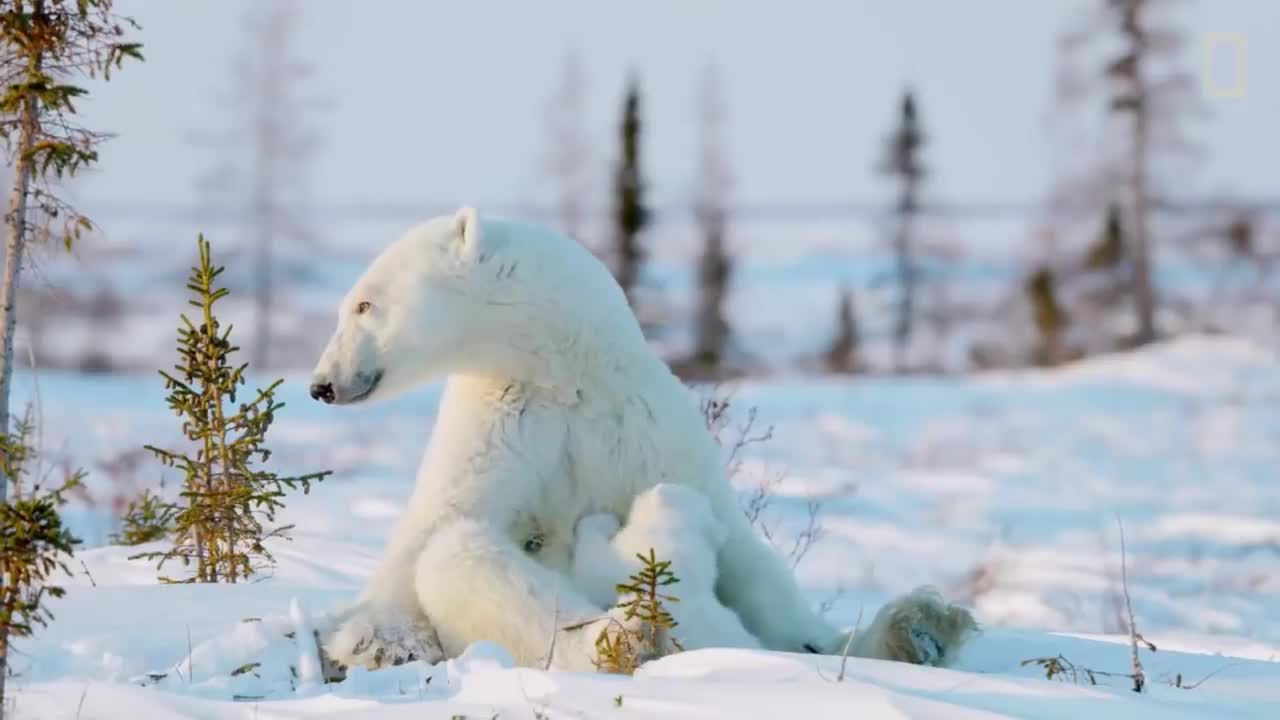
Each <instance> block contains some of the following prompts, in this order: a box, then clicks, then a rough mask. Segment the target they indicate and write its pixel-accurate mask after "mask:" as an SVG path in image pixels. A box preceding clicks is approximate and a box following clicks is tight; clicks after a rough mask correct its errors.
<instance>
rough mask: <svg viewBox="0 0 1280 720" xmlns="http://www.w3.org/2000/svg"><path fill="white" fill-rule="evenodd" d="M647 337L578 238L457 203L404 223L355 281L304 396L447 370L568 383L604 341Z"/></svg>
mask: <svg viewBox="0 0 1280 720" xmlns="http://www.w3.org/2000/svg"><path fill="white" fill-rule="evenodd" d="M643 343H644V338H643V335H642V334H641V333H640V330H639V325H638V324H637V323H636V321H635V318H634V316H633V315H632V314H631V312H630V310H629V308H628V306H627V303H626V298H625V296H623V294H622V291H621V290H620V289H619V288H618V286H617V283H616V282H614V281H613V278H612V276H611V275H610V274H609V272H608V270H607V269H605V268H604V266H603V265H602V264H601V263H600V262H599V261H598V260H596V259H595V257H593V256H592V255H591V253H589V252H587V251H586V249H585V248H583V247H582V246H581V245H579V244H578V243H577V242H574V241H573V240H570V239H569V238H566V237H564V236H562V235H560V234H558V233H555V232H553V231H551V230H549V229H547V228H544V227H541V226H538V225H534V224H529V223H519V222H514V221H507V220H501V219H496V218H488V217H486V218H483V219H482V218H481V217H480V216H478V214H477V213H476V211H475V210H473V209H471V208H462V209H461V210H459V211H458V212H457V213H456V214H454V215H453V216H443V217H437V218H434V219H432V220H428V221H427V222H425V223H422V224H420V225H418V226H416V227H414V228H412V229H410V230H409V231H408V232H406V233H405V234H404V235H402V236H401V237H400V239H399V240H397V241H396V242H394V243H393V244H392V245H391V246H390V247H388V248H387V249H386V250H384V251H383V252H382V253H381V254H380V255H379V256H378V257H377V258H376V259H375V260H374V261H373V263H372V264H371V265H370V266H369V268H368V269H367V270H366V271H365V273H364V274H363V275H362V276H361V277H360V279H359V280H357V281H356V283H355V285H354V286H353V287H352V288H351V290H350V291H349V292H348V293H347V295H346V297H345V298H343V300H342V303H341V305H339V307H338V323H337V329H336V330H335V331H334V333H333V337H332V338H331V339H330V340H329V344H328V347H326V348H325V351H324V354H323V355H322V356H321V358H320V361H319V362H318V363H317V364H316V368H315V371H314V373H313V375H312V381H311V396H312V397H314V398H316V399H317V400H322V401H324V402H326V403H337V404H348V403H355V402H360V401H363V400H366V399H382V398H389V397H392V396H394V395H396V394H398V393H400V392H403V391H405V390H408V389H411V388H413V387H416V386H418V385H421V384H423V383H425V382H428V381H431V380H434V379H437V378H440V377H442V376H446V375H451V374H466V375H477V376H493V377H499V378H502V379H512V380H518V381H522V382H532V383H538V384H544V385H548V386H553V387H559V386H560V385H572V384H573V383H575V382H579V381H580V380H578V379H577V378H579V377H580V376H581V374H582V371H583V369H582V368H581V367H580V366H579V365H580V364H581V362H582V361H583V358H585V357H589V356H599V354H600V353H599V352H598V349H599V348H601V347H616V346H621V347H623V348H628V347H640V348H643ZM625 351H626V350H625V349H624V352H625ZM593 353H594V355H593ZM565 389H567V390H569V391H571V392H572V391H573V390H574V388H565Z"/></svg>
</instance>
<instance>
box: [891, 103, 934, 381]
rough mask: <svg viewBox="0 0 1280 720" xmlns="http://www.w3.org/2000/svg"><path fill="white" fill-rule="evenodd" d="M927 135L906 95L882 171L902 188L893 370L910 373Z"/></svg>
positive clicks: (897, 209)
mask: <svg viewBox="0 0 1280 720" xmlns="http://www.w3.org/2000/svg"><path fill="white" fill-rule="evenodd" d="M924 143H925V136H924V131H923V129H922V128H921V127H920V117H919V113H918V110H917V108H916V99H915V95H914V94H913V93H912V92H911V91H910V90H908V91H906V92H905V93H903V96H902V101H901V104H900V105H899V111H898V126H897V127H896V128H895V129H894V131H893V133H891V134H890V135H889V139H888V142H887V143H886V152H885V157H884V162H883V164H882V165H881V171H882V172H884V173H885V174H886V175H889V176H891V177H893V178H894V179H895V180H896V182H897V185H898V188H897V194H898V197H897V199H896V201H895V202H894V208H893V213H894V224H895V227H894V231H893V236H892V240H891V244H892V249H893V268H894V269H893V274H894V281H895V283H896V284H897V286H898V299H897V303H896V308H895V310H894V322H893V369H894V371H895V372H905V371H906V370H907V364H908V359H907V350H908V347H909V345H910V343H911V335H912V331H913V328H914V322H915V316H916V293H917V289H918V288H917V285H918V280H919V277H918V274H919V260H918V258H917V257H916V256H917V253H918V250H919V249H918V248H917V247H916V245H917V241H916V237H915V233H916V228H915V225H916V218H917V216H918V215H919V213H920V190H921V185H922V184H923V183H924V178H925V168H924V165H923V163H922V162H921V160H920V152H921V150H922V149H923V148H924Z"/></svg>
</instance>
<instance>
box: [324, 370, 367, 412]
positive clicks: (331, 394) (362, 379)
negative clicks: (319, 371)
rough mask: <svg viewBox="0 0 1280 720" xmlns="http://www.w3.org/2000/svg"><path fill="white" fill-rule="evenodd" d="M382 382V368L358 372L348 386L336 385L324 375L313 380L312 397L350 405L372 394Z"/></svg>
mask: <svg viewBox="0 0 1280 720" xmlns="http://www.w3.org/2000/svg"><path fill="white" fill-rule="evenodd" d="M380 382H382V371H381V370H374V371H373V372H359V373H356V374H355V375H354V376H353V377H352V382H351V384H350V385H348V386H346V387H342V386H339V387H334V384H333V382H332V381H331V380H329V379H327V378H324V377H316V378H313V379H312V381H311V399H313V400H319V401H320V402H323V403H324V404H326V405H332V404H334V403H337V404H338V405H350V404H351V403H357V402H360V401H361V400H364V399H365V398H367V397H369V396H370V395H372V394H373V391H374V390H377V389H378V383H380Z"/></svg>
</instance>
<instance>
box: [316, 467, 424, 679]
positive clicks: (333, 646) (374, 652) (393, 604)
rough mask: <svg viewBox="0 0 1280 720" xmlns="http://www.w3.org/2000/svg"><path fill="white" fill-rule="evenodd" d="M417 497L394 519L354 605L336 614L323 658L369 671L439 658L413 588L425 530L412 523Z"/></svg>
mask: <svg viewBox="0 0 1280 720" xmlns="http://www.w3.org/2000/svg"><path fill="white" fill-rule="evenodd" d="M419 496H420V493H417V492H415V494H414V497H413V499H412V500H411V501H410V509H409V511H408V512H406V513H405V515H404V516H403V517H402V518H401V519H400V522H399V524H398V526H397V527H396V529H395V532H394V533H393V534H392V536H391V540H390V542H389V544H388V546H387V552H386V555H385V556H384V557H383V558H382V561H381V562H380V563H379V564H378V567H377V569H375V570H374V573H373V576H372V577H370V578H369V580H368V582H367V583H366V585H365V587H364V589H363V590H362V591H361V592H360V596H359V597H358V598H357V599H356V601H355V602H354V603H353V604H351V605H349V606H348V607H346V608H344V609H343V610H342V611H340V612H339V613H338V614H337V615H336V618H335V621H336V623H335V629H334V630H333V632H332V633H331V634H330V635H329V636H328V637H327V638H326V639H325V641H324V650H325V653H326V654H327V655H328V656H329V657H330V658H332V659H333V660H334V661H335V662H337V663H339V664H341V665H344V666H346V667H356V666H360V667H365V668H368V669H370V670H377V669H378V668H382V667H387V666H390V665H399V664H401V663H404V662H408V661H410V660H422V661H424V662H428V663H434V662H438V661H439V660H441V659H443V658H444V652H443V651H442V650H441V649H440V641H439V639H438V638H437V637H436V633H435V630H434V628H433V627H432V625H431V621H430V620H429V619H428V618H427V616H426V614H425V613H424V612H423V610H422V605H421V604H419V602H418V597H417V594H416V593H415V592H414V589H413V582H412V578H413V574H414V572H415V568H416V566H417V561H418V556H419V555H421V554H422V548H423V546H424V545H425V544H426V540H425V538H426V537H427V535H428V534H429V533H430V525H427V526H421V525H420V524H419V521H418V517H420V516H421V515H422V514H423V513H422V512H421V511H420V509H419V507H420V505H421V503H422V501H421V500H420V497H419Z"/></svg>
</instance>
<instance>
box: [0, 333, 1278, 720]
mask: <svg viewBox="0 0 1280 720" xmlns="http://www.w3.org/2000/svg"><path fill="white" fill-rule="evenodd" d="M303 380H304V378H303V377H302V376H297V377H291V378H289V382H287V383H286V384H285V386H284V397H283V399H284V400H285V401H286V402H287V403H288V406H287V407H286V408H285V409H284V410H282V411H281V413H280V414H279V416H278V418H277V423H276V426H275V427H274V428H273V431H272V436H271V439H272V445H273V447H275V448H276V449H277V453H278V454H277V456H276V459H277V460H278V462H279V463H280V465H279V468H280V469H281V470H290V469H299V470H301V469H320V468H331V469H333V470H335V477H334V478H333V479H331V480H329V481H326V482H325V483H323V484H321V485H320V486H318V487H316V488H315V489H313V491H312V492H311V494H310V495H306V496H301V495H299V496H297V497H293V498H291V499H290V504H289V507H288V509H287V511H286V512H285V513H284V515H283V517H282V518H281V519H282V520H283V521H284V522H291V523H296V525H297V530H296V531H295V532H294V534H293V539H292V540H291V541H287V542H286V541H280V542H275V543H274V544H273V546H272V550H273V552H274V553H275V555H276V557H277V559H278V560H279V565H278V567H277V568H276V569H275V571H274V572H273V573H271V575H270V577H265V578H262V579H260V580H259V581H258V582H255V583H251V584H248V585H238V586H192V585H160V584H158V583H157V582H156V580H155V572H154V570H153V569H152V568H150V567H149V566H148V565H146V564H145V563H143V562H141V561H130V560H128V559H127V556H128V555H129V554H130V553H131V552H133V551H136V549H125V548H120V547H112V546H109V545H106V544H105V543H106V540H107V537H108V536H109V534H110V533H111V532H112V530H113V528H112V527H111V520H110V516H111V514H110V512H109V511H108V508H107V507H106V506H107V505H108V504H109V503H108V502H107V501H105V500H103V498H105V497H107V496H108V495H109V492H108V488H107V485H108V483H107V481H106V479H105V477H106V473H105V472H102V471H98V472H95V473H94V476H93V479H92V480H91V481H90V483H91V484H90V490H91V492H93V493H94V497H95V498H97V501H96V502H97V504H96V506H95V507H89V506H88V505H85V504H83V503H80V504H78V505H76V506H75V507H73V508H72V509H71V510H72V517H73V520H74V523H75V525H76V529H77V530H78V531H79V532H80V534H81V535H82V536H83V537H85V539H86V541H87V544H88V545H89V546H90V547H89V548H88V549H85V550H83V551H82V552H80V553H79V554H78V555H77V560H76V561H75V562H73V566H74V568H75V570H76V576H75V577H74V578H73V579H72V580H70V581H69V592H68V595H67V597H66V598H65V599H63V600H61V601H57V602H55V603H54V604H53V606H52V609H53V612H54V613H55V615H56V616H57V618H56V620H55V621H54V622H53V623H52V625H51V626H50V627H49V628H48V629H46V630H44V631H43V632H41V633H40V634H39V635H38V636H37V637H36V638H35V639H33V640H29V641H25V642H23V643H22V644H21V645H20V646H19V649H18V652H17V657H16V658H15V662H14V665H15V667H14V671H15V673H16V674H17V676H16V677H15V678H14V679H13V680H11V682H10V689H11V691H13V694H14V697H15V707H16V710H17V713H16V716H17V717H19V718H23V719H38V720H52V719H56V718H67V719H71V718H83V719H84V720H89V719H91V718H93V719H108V718H129V720H152V719H159V718H192V719H196V718H199V719H206V718H208V719H215V718H216V719H220V718H302V717H341V718H365V717H368V718H400V717H404V718H410V717H412V718H452V717H469V718H492V717H498V718H538V717H546V718H606V717H615V716H616V717H636V718H720V717H724V718H757V717H758V718H770V719H772V718H777V717H794V718H810V717H812V718H842V717H857V718H867V719H871V718H897V717H918V718H953V717H954V718H971V717H972V718H977V717H1061V718H1079V717H1090V718H1095V719H1096V720H1105V719H1106V718H1112V717H1115V718H1131V717H1175V718H1181V717H1203V718H1226V717H1258V718H1273V717H1277V716H1280V662H1277V660H1280V490H1277V487H1278V486H1277V477H1276V468H1277V467H1280V442H1277V438H1280V359H1277V357H1276V356H1275V354H1274V353H1273V352H1272V351H1270V350H1265V349H1261V348H1258V347H1256V346H1253V345H1250V344H1248V343H1246V342H1244V341H1238V340H1229V339H1222V338H1212V339H1211V338H1188V339H1183V340H1179V341H1176V342H1172V343H1169V344H1165V345H1162V346H1158V347H1154V348H1151V349H1148V350H1145V351H1142V352H1139V353H1135V354H1131V355H1127V356H1122V357H1121V356H1117V357H1111V358H1098V359H1094V360H1091V361H1088V362H1086V363H1083V364H1081V365H1078V366H1074V367H1068V368H1065V369H1061V370H1057V371H1051V372H1041V371H1035V372H1025V373H1018V374H998V375H994V374H993V375H978V376H973V377H968V378H958V377H957V378H942V379H921V378H913V379H886V378H867V379H852V380H847V379H840V380H837V379H812V378H787V377H779V378H773V379H770V380H768V381H752V382H746V383H743V384H740V385H737V386H734V387H727V388H721V391H726V390H731V391H732V397H733V400H732V408H733V412H734V414H735V416H736V418H737V421H738V422H741V421H742V420H743V418H744V417H745V414H746V410H747V409H748V408H751V407H756V408H758V415H757V418H758V419H757V427H758V428H760V427H762V426H765V425H773V426H774V432H773V436H772V438H771V439H769V440H768V441H766V442H760V443H753V444H750V445H748V446H747V447H746V448H745V449H744V451H743V463H742V466H741V468H740V470H739V472H738V473H737V475H736V477H735V482H737V483H738V484H739V486H740V487H741V489H742V495H743V501H744V504H745V503H747V502H748V501H749V499H750V498H751V497H752V496H753V494H755V490H756V488H758V487H759V486H760V484H761V483H766V484H767V485H768V486H769V488H770V490H769V492H770V496H771V501H770V502H769V503H768V506H767V507H766V508H765V509H764V510H763V512H762V513H761V515H760V522H761V524H762V526H763V528H765V529H767V530H768V532H769V533H770V535H771V536H772V537H773V538H774V540H775V541H776V543H777V544H778V545H779V547H780V551H782V552H784V553H785V552H789V551H790V550H791V549H792V548H793V546H794V539H795V538H796V537H797V535H799V534H800V533H801V532H802V531H803V530H804V528H805V527H806V526H807V524H808V519H809V517H810V509H811V508H816V513H817V514H816V518H817V523H818V525H819V528H820V531H819V534H818V539H817V541H816V542H815V543H814V544H813V545H812V546H811V547H810V548H809V550H808V552H807V553H805V554H804V555H803V557H802V558H801V559H800V561H799V563H798V565H797V572H798V574H799V577H800V579H801V581H802V583H803V585H804V586H805V588H806V589H807V590H808V591H809V592H810V594H811V598H812V601H813V602H814V604H815V605H818V606H821V607H823V608H825V610H826V612H827V613H829V615H830V616H831V617H832V618H833V619H835V620H836V621H838V622H839V623H841V624H844V625H849V626H852V625H853V624H855V623H856V622H857V620H858V618H859V616H860V615H862V616H865V617H867V618H869V617H870V616H871V615H872V614H873V613H874V612H875V610H876V609H877V607H878V606H879V605H880V604H881V603H883V602H884V601H885V599H886V598H888V597H889V596H890V595H892V594H895V593H898V592H902V591H905V590H907V589H910V588H911V587H912V586H914V585H917V584H920V583H933V584H937V585H939V586H940V587H941V588H942V589H943V591H944V592H945V593H947V594H948V595H950V596H953V597H956V598H959V599H960V600H961V601H962V602H965V603H967V604H970V605H972V607H973V608H974V609H975V611H976V613H977V615H978V616H979V619H980V620H981V621H982V622H983V624H984V628H985V629H984V632H983V634H982V635H981V636H980V637H979V638H977V639H976V640H975V641H974V642H973V644H972V645H971V646H970V647H969V648H968V650H967V651H966V652H965V653H964V654H963V656H962V658H961V660H960V664H959V667H957V668H955V669H951V670H937V669H926V668H918V667H912V666H907V665H902V664H897V663H885V662H877V661H866V660H850V661H849V663H848V668H847V671H846V674H845V677H844V679H843V681H838V680H837V677H838V675H839V672H840V668H839V666H840V659H839V658H818V657H814V656H808V655H806V656H792V655H785V654H777V653H763V652H745V651H730V650H713V651H699V652H690V653H683V654H680V655H676V656H672V657H669V658H666V659H663V660H661V661H658V662H655V663H652V664H650V665H648V666H646V667H645V668H643V669H642V670H641V672H640V673H638V674H637V676H636V677H635V678H620V677H612V676H605V675H574V674H565V673H554V672H542V671H538V670H532V669H515V668H510V667H506V666H505V665H506V663H505V662H504V660H503V656H502V652H501V651H500V650H499V649H495V648H491V647H486V646H479V647H476V648H474V649H473V652H472V653H471V654H469V655H468V656H467V657H464V658H461V659H457V660H453V661H450V662H448V663H444V664H442V665H440V666H436V667H425V666H421V665H419V664H410V665H406V666H403V667H399V668H393V669H389V670H384V671H379V672H376V673H365V672H355V673H353V674H352V675H351V676H350V677H349V678H348V679H347V680H346V681H345V682H343V683H341V684H336V685H317V684H316V683H315V682H314V679H315V675H314V673H315V669H314V667H313V663H312V662H311V658H312V657H314V655H313V653H312V650H313V648H311V647H310V641H309V640H308V638H309V637H311V633H310V630H309V629H310V628H312V627H314V626H316V625H321V624H323V623H324V621H325V613H326V612H327V611H328V610H331V609H332V608H333V607H334V606H335V605H336V604H337V603H339V602H341V601H343V600H345V599H347V598H349V597H350V596H351V595H352V594H354V593H355V592H356V590H357V589H358V588H359V587H360V585H361V581H362V579H363V578H364V577H365V576H366V575H367V574H368V573H369V572H370V570H371V569H372V567H373V564H374V563H375V561H376V559H377V557H378V554H379V551H380V548H381V544H382V542H383V540H384V538H385V536H386V533H387V532H388V530H389V527H390V524H391V523H392V522H393V520H394V518H395V517H396V515H397V514H398V513H399V511H400V509H401V508H403V506H404V501H405V499H406V497H407V496H408V494H409V492H410V482H411V478H412V476H413V471H414V469H415V467H416V464H417V461H418V458H419V457H420V454H421V451H422V448H423V446H424V442H425V439H426V436H427V434H428V433H429V432H430V429H431V424H432V418H433V415H434V411H435V404H436V400H437V399H438V389H433V390H427V391H424V392H422V393H419V394H416V395H414V396H411V397H405V398H401V399H399V400H396V401H394V402H390V403H386V404H381V405H376V406H372V407H367V408H342V409H337V408H331V407H324V406H321V405H319V404H316V403H313V402H311V401H309V400H308V399H306V397H305V390H304V382H303ZM700 392H704V393H705V392H709V389H701V390H700ZM162 398H163V389H162V388H161V385H160V382H159V379H158V378H152V377H115V378H103V377H85V376H77V375H70V374H66V375H63V374H56V373H49V372H45V373H41V374H39V375H38V376H33V375H32V374H29V373H28V374H20V375H19V376H18V377H17V387H16V396H15V402H18V403H22V402H25V401H27V400H32V401H36V402H37V405H38V408H39V410H40V411H41V414H42V420H43V423H42V424H43V428H44V429H43V436H42V438H41V440H42V443H43V445H44V446H45V447H46V448H48V449H49V462H56V461H57V460H59V459H60V458H61V457H64V456H65V457H69V458H71V459H73V460H75V461H76V462H77V463H79V464H82V465H85V466H86V467H88V468H89V469H90V470H91V471H93V470H95V466H96V465H97V464H99V463H101V462H103V461H105V460H108V459H110V458H112V457H114V456H117V455H119V453H121V452H122V451H125V450H129V449H132V448H137V447H138V446H139V445H141V444H142V443H143V442H151V443H157V444H164V443H167V442H170V441H172V440H173V439H174V438H175V437H176V434H177V428H176V426H175V424H174V420H175V419H174V417H173V416H172V415H171V414H170V413H169V412H168V411H167V410H166V408H165V406H164V404H163V399H162ZM733 434H734V433H733V432H732V431H729V432H728V433H727V435H728V436H730V437H732V436H733ZM779 476H781V479H780V480H775V479H776V478H778V477H779ZM162 477H164V476H163V473H162V471H161V470H160V468H159V467H157V466H155V465H152V464H145V465H143V466H142V468H141V470H140V473H139V478H140V479H141V480H142V481H144V482H145V483H148V484H154V483H156V482H158V481H159V480H160V479H161V478H162ZM165 479H166V480H167V484H168V486H169V487H170V488H172V486H173V485H174V483H175V482H176V481H177V478H176V477H172V476H171V475H170V476H168V477H165ZM1121 525H1123V530H1124V536H1125V541H1126V548H1127V571H1128V584H1129V589H1130V593H1131V596H1132V600H1133V605H1134V610H1135V612H1136V615H1137V625H1138V628H1139V630H1141V632H1142V633H1143V635H1144V636H1145V637H1146V638H1147V639H1148V640H1150V641H1151V642H1153V643H1154V644H1155V645H1156V646H1157V647H1158V648H1159V650H1158V651H1157V652H1151V651H1149V650H1145V649H1144V650H1143V651H1142V658H1143V661H1144V663H1145V664H1146V668H1147V673H1148V677H1149V682H1150V684H1149V692H1148V693H1147V694H1144V695H1142V696H1139V695H1136V694H1134V693H1133V692H1131V691H1130V690H1129V689H1128V687H1129V681H1128V680H1127V679H1125V678H1117V677H1110V676H1107V675H1099V676H1096V681H1097V683H1098V684H1097V685H1096V686H1095V685H1092V684H1090V682H1089V680H1088V678H1087V676H1086V674H1085V673H1084V671H1083V669H1081V670H1078V676H1077V677H1076V678H1075V681H1073V680H1072V679H1071V678H1070V677H1068V678H1065V679H1064V678H1063V677H1061V676H1060V677H1058V678H1057V679H1054V680H1046V679H1044V671H1043V669H1042V668H1041V667H1039V666H1037V665H1035V664H1030V665H1025V666H1024V664H1023V663H1024V661H1027V660H1033V659H1035V658H1051V657H1057V656H1059V655H1060V656H1062V657H1063V658H1065V659H1066V661H1068V662H1069V663H1071V664H1073V665H1075V666H1076V667H1077V668H1089V669H1091V670H1093V671H1102V672H1105V673H1124V672H1127V671H1128V667H1129V660H1128V652H1129V651H1128V647H1127V644H1126V641H1125V639H1124V638H1123V637H1122V635H1121V632H1120V631H1121V628H1122V621H1121V617H1122V611H1121V609H1120V607H1121V605H1120V604H1118V603H1122V600H1121V595H1120V588H1121V583H1120V567H1121V563H1120V559H1121V554H1120V544H1119V540H1120V530H1119V528H1120V526H1121ZM81 562H83V565H81ZM289 635H291V636H292V637H288V636H289ZM253 663H260V664H259V665H253ZM245 668H249V669H245ZM241 669H245V670H244V671H243V672H240V673H238V674H235V675H233V672H235V671H237V670H241ZM1179 676H1181V683H1179V682H1178V678H1179ZM1206 678H1207V679H1206ZM1201 680H1203V683H1202V684H1199V685H1198V686H1195V687H1194V688H1190V689H1188V688H1187V687H1186V686H1188V685H1192V684H1195V683H1197V682H1198V681H1201ZM1178 684H1181V685H1182V686H1183V687H1177V685H1178Z"/></svg>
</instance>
